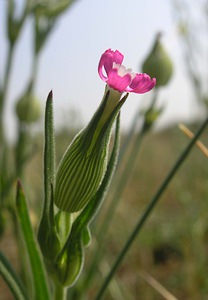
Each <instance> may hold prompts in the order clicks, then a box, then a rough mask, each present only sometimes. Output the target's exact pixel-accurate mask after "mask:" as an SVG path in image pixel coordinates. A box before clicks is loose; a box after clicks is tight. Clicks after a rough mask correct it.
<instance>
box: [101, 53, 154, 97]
mask: <svg viewBox="0 0 208 300" xmlns="http://www.w3.org/2000/svg"><path fill="white" fill-rule="evenodd" d="M123 58H124V56H123V54H121V53H120V52H119V51H118V50H116V51H112V50H111V49H108V50H106V51H105V52H104V53H103V55H102V56H101V58H100V62H99V65H98V73H99V75H100V78H101V79H102V80H103V81H105V82H106V83H107V85H108V86H109V87H111V88H113V89H114V90H117V91H118V92H120V93H123V92H133V93H137V94H143V93H146V92H148V91H150V90H151V89H152V88H153V87H154V86H155V84H156V79H155V78H153V79H151V77H150V76H149V75H147V74H145V73H140V74H138V73H133V72H132V70H131V69H126V67H125V66H123V65H122V62H123Z"/></svg>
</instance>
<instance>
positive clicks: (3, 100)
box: [0, 45, 14, 151]
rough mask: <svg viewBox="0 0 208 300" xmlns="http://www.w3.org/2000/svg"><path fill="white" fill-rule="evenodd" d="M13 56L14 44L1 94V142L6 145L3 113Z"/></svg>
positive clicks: (10, 52) (11, 47) (9, 55)
mask: <svg viewBox="0 0 208 300" xmlns="http://www.w3.org/2000/svg"><path fill="white" fill-rule="evenodd" d="M13 57H14V46H13V45H9V52H8V56H7V62H6V70H5V75H4V82H3V86H2V89H3V90H2V91H1V94H0V144H1V145H4V142H5V137H4V125H3V115H4V106H5V101H6V97H7V91H8V87H9V79H10V73H11V66H12V62H13ZM2 151H3V150H2Z"/></svg>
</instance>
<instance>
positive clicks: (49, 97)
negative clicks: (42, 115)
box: [47, 90, 53, 100]
mask: <svg viewBox="0 0 208 300" xmlns="http://www.w3.org/2000/svg"><path fill="white" fill-rule="evenodd" d="M47 100H53V91H52V90H51V91H50V92H49V94H48V98H47Z"/></svg>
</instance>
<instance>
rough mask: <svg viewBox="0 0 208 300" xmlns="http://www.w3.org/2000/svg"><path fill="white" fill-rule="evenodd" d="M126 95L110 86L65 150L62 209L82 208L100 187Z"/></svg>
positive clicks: (58, 196) (59, 193) (59, 181)
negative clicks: (84, 126) (90, 116)
mask: <svg viewBox="0 0 208 300" xmlns="http://www.w3.org/2000/svg"><path fill="white" fill-rule="evenodd" d="M127 96H128V94H127ZM127 96H125V97H123V98H122V99H120V97H121V93H119V92H118V91H115V90H113V89H111V88H110V89H109V88H107V90H106V93H105V95H104V98H103V101H102V102H101V104H100V106H99V108H98V110H97V111H96V113H95V114H94V116H93V118H92V120H91V121H90V123H89V124H88V126H87V127H86V128H85V129H83V130H82V131H81V132H80V133H79V134H78V135H77V136H76V137H75V139H74V140H73V141H72V143H71V144H70V145H69V147H68V149H67V150H66V152H65V154H64V156H63V158H62V160H61V163H60V165H59V168H58V171H57V175H56V186H55V204H56V205H57V206H58V207H59V208H60V209H61V210H64V211H68V212H75V211H79V210H81V209H82V208H83V207H84V206H85V205H86V204H87V203H88V202H89V201H90V199H91V198H92V197H93V196H94V194H95V193H96V191H97V190H98V188H99V186H100V184H101V182H102V179H103V177H104V174H105V171H106V167H107V158H108V144H109V140H110V133H111V128H112V125H113V122H114V120H115V117H116V116H117V114H118V112H119V109H120V107H121V106H122V105H123V103H124V101H125V100H126V98H127Z"/></svg>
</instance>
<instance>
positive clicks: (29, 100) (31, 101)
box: [16, 94, 41, 124]
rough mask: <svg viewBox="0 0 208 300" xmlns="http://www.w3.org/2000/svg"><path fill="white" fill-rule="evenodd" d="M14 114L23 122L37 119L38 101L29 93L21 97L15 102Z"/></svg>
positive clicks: (39, 114) (39, 109)
mask: <svg viewBox="0 0 208 300" xmlns="http://www.w3.org/2000/svg"><path fill="white" fill-rule="evenodd" d="M16 114H17V117H18V119H19V120H20V121H21V122H23V123H27V124H29V123H33V122H36V121H38V119H39V118H40V116H41V108H40V103H39V101H38V100H37V99H36V98H34V97H33V96H32V95H31V94H26V95H24V96H23V97H21V98H20V99H19V100H18V102H17V104H16Z"/></svg>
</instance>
